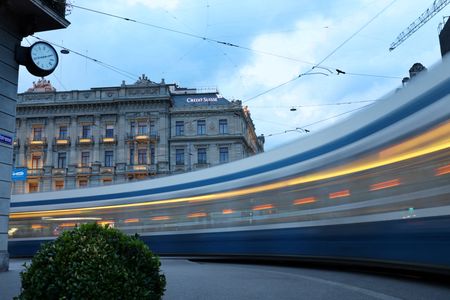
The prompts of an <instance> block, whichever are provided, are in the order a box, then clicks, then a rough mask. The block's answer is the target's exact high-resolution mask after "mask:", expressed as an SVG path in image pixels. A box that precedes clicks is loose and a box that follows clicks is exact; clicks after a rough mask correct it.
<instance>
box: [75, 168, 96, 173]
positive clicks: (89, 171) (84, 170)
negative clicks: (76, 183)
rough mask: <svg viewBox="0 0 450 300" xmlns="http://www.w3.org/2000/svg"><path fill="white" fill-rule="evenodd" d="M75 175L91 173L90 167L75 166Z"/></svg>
mask: <svg viewBox="0 0 450 300" xmlns="http://www.w3.org/2000/svg"><path fill="white" fill-rule="evenodd" d="M76 173H77V175H88V174H91V173H92V168H91V167H77V168H76Z"/></svg>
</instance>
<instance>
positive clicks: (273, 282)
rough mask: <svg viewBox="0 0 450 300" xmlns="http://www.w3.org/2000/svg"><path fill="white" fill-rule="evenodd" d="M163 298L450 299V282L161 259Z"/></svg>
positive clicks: (262, 299) (186, 299) (306, 269)
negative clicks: (165, 285)
mask: <svg viewBox="0 0 450 300" xmlns="http://www.w3.org/2000/svg"><path fill="white" fill-rule="evenodd" d="M162 269H163V272H164V273H165V274H166V277H167V291H166V293H165V296H164V299H165V300H172V299H177V300H178V299H183V300H190V299H196V300H201V299H205V300H206V299H208V300H209V299H218V300H219V299H246V300H247V299H258V300H264V299H296V300H299V299H308V300H314V299H333V300H336V299H345V300H350V299H383V300H388V299H389V300H391V299H392V300H393V299H408V300H409V299H411V300H413V299H426V300H431V299H433V300H434V299H446V300H448V299H450V286H449V287H447V286H445V285H442V284H441V285H438V284H432V283H430V282H424V280H421V279H413V278H404V277H400V278H396V277H386V276H380V275H375V274H367V273H354V272H346V271H340V270H325V269H311V268H299V267H298V266H296V267H283V266H268V265H248V264H230V263H226V264H225V263H211V262H206V263H204V262H200V263H199V262H195V261H189V260H186V259H163V260H162Z"/></svg>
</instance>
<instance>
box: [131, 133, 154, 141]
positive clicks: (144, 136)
mask: <svg viewBox="0 0 450 300" xmlns="http://www.w3.org/2000/svg"><path fill="white" fill-rule="evenodd" d="M127 140H128V141H135V142H149V141H157V140H159V135H158V134H157V133H156V132H151V133H150V134H149V133H138V134H130V133H128V134H127Z"/></svg>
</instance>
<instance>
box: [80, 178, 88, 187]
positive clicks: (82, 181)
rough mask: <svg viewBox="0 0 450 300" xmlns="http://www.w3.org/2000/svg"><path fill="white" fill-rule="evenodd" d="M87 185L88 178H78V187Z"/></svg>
mask: <svg viewBox="0 0 450 300" xmlns="http://www.w3.org/2000/svg"><path fill="white" fill-rule="evenodd" d="M87 186H88V180H87V179H79V180H78V187H80V188H84V187H87Z"/></svg>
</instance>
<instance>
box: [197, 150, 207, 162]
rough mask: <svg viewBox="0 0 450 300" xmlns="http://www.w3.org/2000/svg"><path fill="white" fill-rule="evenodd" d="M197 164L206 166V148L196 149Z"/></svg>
mask: <svg viewBox="0 0 450 300" xmlns="http://www.w3.org/2000/svg"><path fill="white" fill-rule="evenodd" d="M197 162H198V164H206V148H198V150H197Z"/></svg>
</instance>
